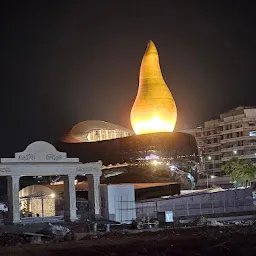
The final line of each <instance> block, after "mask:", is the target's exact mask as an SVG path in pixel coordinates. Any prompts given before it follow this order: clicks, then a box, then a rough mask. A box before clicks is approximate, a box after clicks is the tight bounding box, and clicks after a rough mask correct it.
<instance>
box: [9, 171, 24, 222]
mask: <svg viewBox="0 0 256 256" xmlns="http://www.w3.org/2000/svg"><path fill="white" fill-rule="evenodd" d="M19 191H20V176H7V196H8V221H9V222H10V223H14V224H15V223H20V222H21V219H20V200H19Z"/></svg>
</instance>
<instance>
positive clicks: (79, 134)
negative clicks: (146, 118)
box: [62, 120, 134, 143]
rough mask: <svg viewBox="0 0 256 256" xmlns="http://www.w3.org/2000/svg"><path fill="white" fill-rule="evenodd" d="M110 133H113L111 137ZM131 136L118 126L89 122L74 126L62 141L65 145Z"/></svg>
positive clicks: (125, 129)
mask: <svg viewBox="0 0 256 256" xmlns="http://www.w3.org/2000/svg"><path fill="white" fill-rule="evenodd" d="M111 132H114V133H112V135H111V134H110V133H111ZM133 134H134V132H133V131H132V130H130V129H127V128H125V127H122V126H120V125H116V124H112V123H109V122H105V121H98V120H89V121H83V122H80V123H78V124H76V125H74V126H73V128H72V129H71V130H70V131H69V132H68V134H66V135H65V136H64V138H63V139H62V141H63V142H67V143H81V142H94V141H101V140H108V139H115V138H120V137H127V136H130V135H133Z"/></svg>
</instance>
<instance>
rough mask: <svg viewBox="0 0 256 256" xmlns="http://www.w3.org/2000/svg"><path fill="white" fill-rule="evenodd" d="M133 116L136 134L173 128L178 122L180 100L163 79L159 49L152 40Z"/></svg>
mask: <svg viewBox="0 0 256 256" xmlns="http://www.w3.org/2000/svg"><path fill="white" fill-rule="evenodd" d="M130 118H131V124H132V128H133V130H134V131H135V133H136V134H145V133H154V132H172V131H173V129H174V127H175V124H176V120H177V108H176V104H175V101H174V99H173V96H172V94H171V92H170V90H169V88H168V86H167V85H166V83H165V81H164V79H163V76H162V72H161V69H160V64H159V56H158V52H157V49H156V46H155V44H154V43H153V42H152V41H149V43H148V47H147V49H146V52H145V54H144V56H143V59H142V63H141V67H140V77H139V89H138V93H137V96H136V99H135V102H134V104H133V107H132V110H131V117H130Z"/></svg>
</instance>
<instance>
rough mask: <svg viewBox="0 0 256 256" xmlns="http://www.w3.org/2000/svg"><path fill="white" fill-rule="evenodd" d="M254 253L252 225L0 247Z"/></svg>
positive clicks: (63, 253)
mask: <svg viewBox="0 0 256 256" xmlns="http://www.w3.org/2000/svg"><path fill="white" fill-rule="evenodd" d="M255 252H256V232H255V230H252V227H239V228H237V227H221V228H220V227H200V228H199V227H196V228H189V229H175V230H174V229H165V230H155V231H154V232H153V231H144V232H138V231H129V232H128V231H118V232H117V231H115V232H109V233H105V234H102V233H98V234H97V233H95V234H93V235H90V236H87V237H85V238H84V239H83V240H80V241H77V242H76V241H69V242H67V241H65V242H58V243H49V244H42V245H30V244H24V245H17V246H10V247H1V248H0V255H1V256H2V255H4V256H12V255H19V256H41V255H42V256H48V255H49V256H69V255H74V256H75V255H81V256H82V255H86V256H91V255H107V256H118V255H122V256H126V255H127V256H128V255H135V256H136V255H159V256H164V255H172V256H178V255H179V256H181V255H189V256H190V255H191V256H200V255H207V256H212V255H218V256H221V255H232V256H233V255H246V256H252V255H253V256H254V255H255Z"/></svg>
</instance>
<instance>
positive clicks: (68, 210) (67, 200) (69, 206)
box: [64, 174, 77, 222]
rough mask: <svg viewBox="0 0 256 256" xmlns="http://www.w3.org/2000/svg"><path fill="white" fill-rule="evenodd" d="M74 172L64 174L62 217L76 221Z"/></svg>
mask: <svg viewBox="0 0 256 256" xmlns="http://www.w3.org/2000/svg"><path fill="white" fill-rule="evenodd" d="M75 178H76V175H75V174H68V175H65V176H64V219H65V221H71V222H72V221H76V220H77V215H76V188H75Z"/></svg>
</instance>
